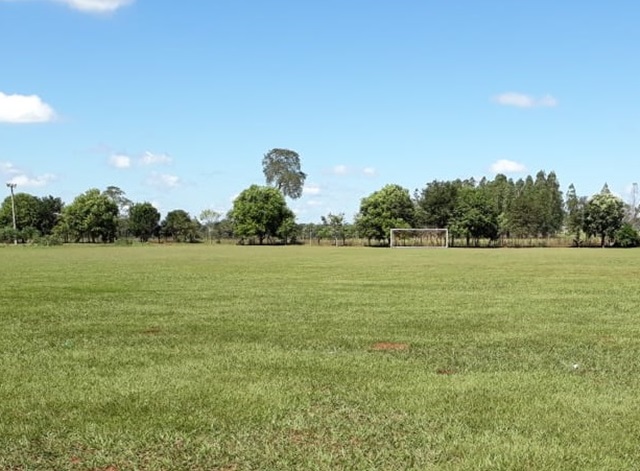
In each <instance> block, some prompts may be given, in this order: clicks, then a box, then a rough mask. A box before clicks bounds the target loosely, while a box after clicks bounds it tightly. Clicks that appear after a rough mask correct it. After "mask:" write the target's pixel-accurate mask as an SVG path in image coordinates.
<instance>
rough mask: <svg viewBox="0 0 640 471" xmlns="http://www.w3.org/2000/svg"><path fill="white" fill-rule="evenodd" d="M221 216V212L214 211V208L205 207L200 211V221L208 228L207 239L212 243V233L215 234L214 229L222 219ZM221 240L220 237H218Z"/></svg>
mask: <svg viewBox="0 0 640 471" xmlns="http://www.w3.org/2000/svg"><path fill="white" fill-rule="evenodd" d="M220 216H222V215H221V214H220V213H219V212H217V211H214V210H213V209H210V208H207V209H203V210H202V211H201V212H200V218H199V219H200V222H201V223H202V225H203V226H204V227H205V228H206V230H207V239H208V240H209V243H211V235H212V234H213V231H214V229H215V228H216V225H217V223H218V221H219V220H220ZM218 240H219V238H218Z"/></svg>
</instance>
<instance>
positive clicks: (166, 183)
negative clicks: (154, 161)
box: [147, 172, 182, 189]
mask: <svg viewBox="0 0 640 471" xmlns="http://www.w3.org/2000/svg"><path fill="white" fill-rule="evenodd" d="M147 184H149V185H151V186H155V187H158V188H164V189H170V188H178V187H179V186H180V185H181V184H182V182H181V180H180V177H178V176H177V175H169V174H166V173H156V172H153V173H152V174H151V175H150V176H149V178H148V179H147Z"/></svg>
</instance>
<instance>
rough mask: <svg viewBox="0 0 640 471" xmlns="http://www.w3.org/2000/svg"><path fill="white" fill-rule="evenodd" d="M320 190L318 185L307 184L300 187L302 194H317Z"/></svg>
mask: <svg viewBox="0 0 640 471" xmlns="http://www.w3.org/2000/svg"><path fill="white" fill-rule="evenodd" d="M321 191H322V190H321V189H320V187H319V186H318V185H314V184H309V185H305V186H304V187H303V188H302V194H303V195H319V194H320V192H321Z"/></svg>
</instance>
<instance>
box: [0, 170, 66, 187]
mask: <svg viewBox="0 0 640 471" xmlns="http://www.w3.org/2000/svg"><path fill="white" fill-rule="evenodd" d="M55 180H56V176H55V175H53V174H51V173H45V174H44V175H38V176H35V177H30V176H28V175H26V174H20V175H16V176H14V177H13V178H11V179H10V180H9V181H8V183H15V184H16V185H17V186H18V187H21V188H40V187H43V186H47V185H48V184H49V183H51V182H52V181H55Z"/></svg>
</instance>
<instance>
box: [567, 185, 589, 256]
mask: <svg viewBox="0 0 640 471" xmlns="http://www.w3.org/2000/svg"><path fill="white" fill-rule="evenodd" d="M586 204H587V198H586V197H584V196H578V194H577V193H576V187H575V186H573V183H572V184H571V185H569V189H568V190H567V198H566V201H565V207H566V210H567V218H566V229H567V232H568V233H569V234H570V235H571V236H573V245H575V246H576V247H580V246H581V245H582V240H581V237H582V229H583V227H584V210H585V206H586Z"/></svg>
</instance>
